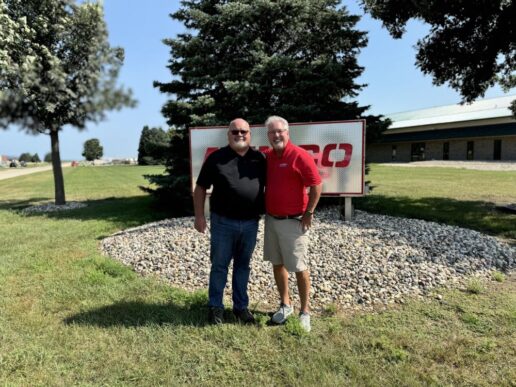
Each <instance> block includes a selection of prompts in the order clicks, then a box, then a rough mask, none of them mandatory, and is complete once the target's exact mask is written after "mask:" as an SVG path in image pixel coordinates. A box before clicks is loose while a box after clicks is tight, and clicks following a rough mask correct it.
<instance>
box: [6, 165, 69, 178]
mask: <svg viewBox="0 0 516 387" xmlns="http://www.w3.org/2000/svg"><path fill="white" fill-rule="evenodd" d="M62 166H63V167H69V166H70V163H63V164H62ZM50 170H52V166H51V165H46V166H44V167H33V168H6V169H0V180H5V179H10V178H12V177H17V176H23V175H28V174H30V173H36V172H43V171H50Z"/></svg>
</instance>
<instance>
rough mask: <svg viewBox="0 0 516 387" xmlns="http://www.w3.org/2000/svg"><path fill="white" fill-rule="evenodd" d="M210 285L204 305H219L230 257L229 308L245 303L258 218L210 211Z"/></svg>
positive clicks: (241, 305)
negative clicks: (236, 217)
mask: <svg viewBox="0 0 516 387" xmlns="http://www.w3.org/2000/svg"><path fill="white" fill-rule="evenodd" d="M210 218H211V222H210V223H211V249H210V260H211V270H210V285H209V289H208V296H209V301H208V306H210V307H215V308H223V307H224V304H223V302H222V300H223V296H224V288H225V287H226V281H227V278H228V267H229V263H230V262H231V258H233V282H232V286H233V310H239V311H240V310H243V309H246V308H247V307H248V305H249V297H248V295H247V283H248V282H249V273H250V271H251V267H250V263H251V256H252V255H253V251H254V247H255V245H256V234H257V233H258V219H251V220H237V219H231V218H226V217H225V216H221V215H217V214H215V213H213V212H212V213H211V216H210Z"/></svg>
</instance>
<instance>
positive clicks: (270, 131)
mask: <svg viewBox="0 0 516 387" xmlns="http://www.w3.org/2000/svg"><path fill="white" fill-rule="evenodd" d="M286 130H287V129H276V130H269V131H268V132H267V134H272V135H274V134H282V133H283V132H285V131H286Z"/></svg>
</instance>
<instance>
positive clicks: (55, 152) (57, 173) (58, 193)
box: [50, 129, 66, 205]
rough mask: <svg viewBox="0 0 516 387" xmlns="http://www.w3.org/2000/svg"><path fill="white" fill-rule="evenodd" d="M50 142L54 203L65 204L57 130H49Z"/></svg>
mask: <svg viewBox="0 0 516 387" xmlns="http://www.w3.org/2000/svg"><path fill="white" fill-rule="evenodd" d="M50 143H51V147H52V171H53V172H54V190H55V203H56V205H60V204H65V203H66V200H65V190H64V179H63V169H62V167H61V156H60V154H59V130H58V129H52V130H51V131H50Z"/></svg>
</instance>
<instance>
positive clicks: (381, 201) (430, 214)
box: [355, 165, 516, 243]
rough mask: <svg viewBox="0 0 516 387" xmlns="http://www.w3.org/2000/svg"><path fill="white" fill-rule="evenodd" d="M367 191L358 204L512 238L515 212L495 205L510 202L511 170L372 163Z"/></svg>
mask: <svg viewBox="0 0 516 387" xmlns="http://www.w3.org/2000/svg"><path fill="white" fill-rule="evenodd" d="M368 179H370V180H371V181H372V185H373V186H374V189H373V192H372V194H371V195H368V196H367V197H364V198H359V199H356V200H355V203H356V206H357V208H359V209H364V210H366V211H371V212H378V213H383V214H389V215H394V216H403V217H410V218H419V219H426V220H432V221H436V222H440V223H446V224H451V225H457V226H461V227H467V228H471V229H474V230H478V231H483V232H485V233H488V234H491V235H496V236H499V237H503V238H508V239H510V240H512V242H513V243H514V242H516V215H514V214H509V213H503V212H500V211H498V210H496V209H495V206H496V205H498V204H508V203H516V171H500V172H498V171H476V170H467V169H457V168H428V167H420V168H409V167H392V166H383V165H372V167H371V173H370V174H369V175H368Z"/></svg>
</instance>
